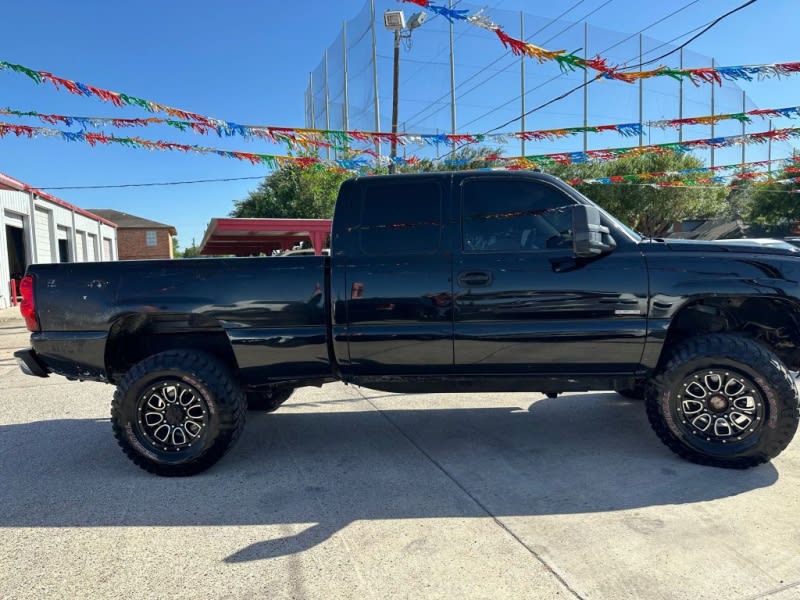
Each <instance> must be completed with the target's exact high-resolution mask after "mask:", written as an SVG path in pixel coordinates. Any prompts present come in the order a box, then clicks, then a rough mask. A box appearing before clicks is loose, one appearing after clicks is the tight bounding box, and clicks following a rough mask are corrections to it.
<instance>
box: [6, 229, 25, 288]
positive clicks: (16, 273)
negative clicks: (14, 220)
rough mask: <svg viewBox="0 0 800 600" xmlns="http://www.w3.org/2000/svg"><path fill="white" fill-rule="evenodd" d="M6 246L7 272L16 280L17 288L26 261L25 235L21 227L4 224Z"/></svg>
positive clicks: (23, 272)
mask: <svg viewBox="0 0 800 600" xmlns="http://www.w3.org/2000/svg"><path fill="white" fill-rule="evenodd" d="M6 247H7V250H8V273H9V275H10V277H11V279H15V280H16V281H17V289H19V282H20V280H21V279H22V276H23V275H25V269H26V268H28V263H27V261H26V260H25V236H24V230H23V229H22V227H14V226H13V225H6Z"/></svg>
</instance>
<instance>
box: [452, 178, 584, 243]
mask: <svg viewBox="0 0 800 600" xmlns="http://www.w3.org/2000/svg"><path fill="white" fill-rule="evenodd" d="M484 181H498V182H500V181H503V182H508V181H512V182H523V183H532V184H536V185H543V186H547V187H549V188H552V189H553V190H555V191H556V192H558V193H559V194H560V195H561V196H563V197H564V199H565V200H566V202H565V203H564V204H563V206H564V207H567V206H574V205H577V204H580V202H578V201H577V200H576V199H575V198H573V197H572V196H571V195H570V194H568V193H566V192H565V191H564V190H562V189H561V188H560V187H558V186H557V185H553V183H551V182H550V181H546V180H543V179H536V178H533V177H498V176H494V177H481V176H476V177H465V178H464V179H462V180H461V183H460V185H459V187H460V188H461V190H460V193H459V203H458V204H459V211H460V214H459V215H458V230H459V251H460V252H461V254H469V255H476V254H486V255H489V254H494V255H496V254H536V253H543V252H563V250H564V249H563V248H528V249H523V248H520V249H519V250H477V251H476V250H468V249H466V248H465V247H464V214H465V213H464V195H465V188H466V186H467V185H468V184H470V183H473V182H484Z"/></svg>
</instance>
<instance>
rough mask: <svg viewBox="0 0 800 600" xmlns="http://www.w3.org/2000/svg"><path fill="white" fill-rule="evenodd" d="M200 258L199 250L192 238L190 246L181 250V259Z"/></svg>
mask: <svg viewBox="0 0 800 600" xmlns="http://www.w3.org/2000/svg"><path fill="white" fill-rule="evenodd" d="M198 256H200V248H199V247H198V245H197V243H196V242H195V239H194V238H192V245H191V246H187V247H186V248H184V249H183V254H181V258H196V257H198Z"/></svg>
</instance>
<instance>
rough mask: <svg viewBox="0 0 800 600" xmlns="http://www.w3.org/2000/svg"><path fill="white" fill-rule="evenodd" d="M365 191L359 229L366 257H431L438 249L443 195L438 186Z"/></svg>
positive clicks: (373, 186) (377, 187) (404, 185)
mask: <svg viewBox="0 0 800 600" xmlns="http://www.w3.org/2000/svg"><path fill="white" fill-rule="evenodd" d="M364 187H365V189H364V193H363V196H362V201H361V222H360V224H359V227H358V231H359V240H360V245H361V251H362V252H363V253H364V254H373V255H374V254H429V253H433V252H436V251H437V250H438V249H439V238H440V235H441V224H442V194H441V188H440V187H439V185H438V184H437V183H434V182H414V183H385V184H382V183H370V184H367V185H365V186H364Z"/></svg>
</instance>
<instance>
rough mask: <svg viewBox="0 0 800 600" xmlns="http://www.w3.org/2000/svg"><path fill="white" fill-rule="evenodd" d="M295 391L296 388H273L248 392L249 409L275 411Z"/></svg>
mask: <svg viewBox="0 0 800 600" xmlns="http://www.w3.org/2000/svg"><path fill="white" fill-rule="evenodd" d="M293 393H294V388H291V387H285V388H273V389H271V390H266V391H261V392H246V394H245V395H246V396H247V409H248V410H255V411H260V412H268V413H271V412H275V411H276V410H278V408H280V406H281V404H283V403H284V402H286V401H287V400H288V399H289V397H290V396H291V395H292V394H293Z"/></svg>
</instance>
